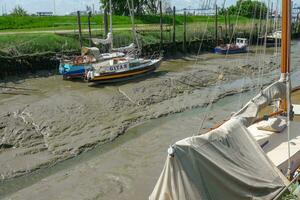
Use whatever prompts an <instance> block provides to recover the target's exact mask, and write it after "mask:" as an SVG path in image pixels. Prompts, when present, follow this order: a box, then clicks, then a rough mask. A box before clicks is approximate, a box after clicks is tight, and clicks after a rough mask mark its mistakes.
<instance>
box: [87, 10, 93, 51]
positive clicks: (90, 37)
mask: <svg viewBox="0 0 300 200" xmlns="http://www.w3.org/2000/svg"><path fill="white" fill-rule="evenodd" d="M91 17H92V12H91V11H90V12H89V14H88V28H89V41H90V47H92V30H91Z"/></svg>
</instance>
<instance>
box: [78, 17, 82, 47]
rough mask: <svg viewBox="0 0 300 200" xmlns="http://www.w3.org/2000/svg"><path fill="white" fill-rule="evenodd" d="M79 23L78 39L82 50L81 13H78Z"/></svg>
mask: <svg viewBox="0 0 300 200" xmlns="http://www.w3.org/2000/svg"><path fill="white" fill-rule="evenodd" d="M77 22H78V37H79V42H80V48H82V33H81V21H80V11H77Z"/></svg>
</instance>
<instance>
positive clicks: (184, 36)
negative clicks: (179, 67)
mask: <svg viewBox="0 0 300 200" xmlns="http://www.w3.org/2000/svg"><path fill="white" fill-rule="evenodd" d="M183 52H186V9H185V10H184V20H183Z"/></svg>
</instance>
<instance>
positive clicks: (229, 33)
mask: <svg viewBox="0 0 300 200" xmlns="http://www.w3.org/2000/svg"><path fill="white" fill-rule="evenodd" d="M227 16H228V35H229V38H231V37H232V36H231V32H230V15H227Z"/></svg>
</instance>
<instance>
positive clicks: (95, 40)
mask: <svg viewBox="0 0 300 200" xmlns="http://www.w3.org/2000/svg"><path fill="white" fill-rule="evenodd" d="M92 42H93V43H94V44H95V45H99V44H110V43H111V42H112V34H111V33H108V34H107V38H106V39H99V38H92Z"/></svg>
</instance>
